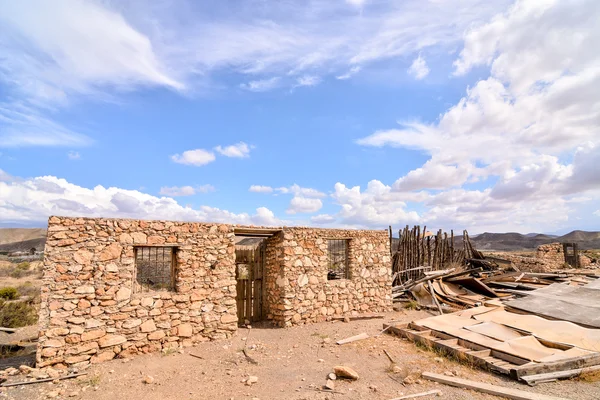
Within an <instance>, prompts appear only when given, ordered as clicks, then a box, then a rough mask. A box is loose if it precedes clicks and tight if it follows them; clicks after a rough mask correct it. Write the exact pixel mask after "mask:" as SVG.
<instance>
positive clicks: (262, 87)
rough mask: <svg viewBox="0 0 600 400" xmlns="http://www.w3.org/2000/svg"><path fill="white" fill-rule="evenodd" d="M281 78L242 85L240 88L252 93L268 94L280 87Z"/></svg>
mask: <svg viewBox="0 0 600 400" xmlns="http://www.w3.org/2000/svg"><path fill="white" fill-rule="evenodd" d="M280 81H281V78H279V77H273V78H268V79H259V80H255V81H250V82H248V83H242V84H241V85H240V88H242V89H245V90H249V91H251V92H267V91H269V90H272V89H275V88H277V87H279V85H280V83H281V82H280Z"/></svg>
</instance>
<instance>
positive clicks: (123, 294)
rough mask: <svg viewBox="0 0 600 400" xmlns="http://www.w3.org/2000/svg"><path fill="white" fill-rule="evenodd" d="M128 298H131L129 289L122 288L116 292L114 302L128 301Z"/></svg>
mask: <svg viewBox="0 0 600 400" xmlns="http://www.w3.org/2000/svg"><path fill="white" fill-rule="evenodd" d="M130 297H131V289H129V288H126V287H122V288H121V289H119V291H118V292H117V294H116V296H115V300H117V301H124V300H129V298H130Z"/></svg>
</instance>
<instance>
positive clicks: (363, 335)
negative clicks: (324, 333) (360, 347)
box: [336, 332, 369, 344]
mask: <svg viewBox="0 0 600 400" xmlns="http://www.w3.org/2000/svg"><path fill="white" fill-rule="evenodd" d="M368 338H369V335H368V334H366V333H364V332H363V333H361V334H359V335H355V336H351V337H349V338H346V339H341V340H338V341H337V342H336V343H337V344H346V343H352V342H356V341H357V340H363V339H368Z"/></svg>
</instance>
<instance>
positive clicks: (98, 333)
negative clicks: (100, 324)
mask: <svg viewBox="0 0 600 400" xmlns="http://www.w3.org/2000/svg"><path fill="white" fill-rule="evenodd" d="M104 335H106V331H105V330H104V329H96V330H93V331H87V332H83V333H82V334H81V340H82V341H83V342H85V341H88V340H95V339H99V338H101V337H103V336H104Z"/></svg>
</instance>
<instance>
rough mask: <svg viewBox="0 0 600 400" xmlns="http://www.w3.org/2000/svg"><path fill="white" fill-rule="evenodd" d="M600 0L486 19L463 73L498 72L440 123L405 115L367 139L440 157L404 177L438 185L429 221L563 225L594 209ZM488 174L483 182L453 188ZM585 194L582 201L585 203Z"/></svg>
mask: <svg viewBox="0 0 600 400" xmlns="http://www.w3.org/2000/svg"><path fill="white" fill-rule="evenodd" d="M598 18H600V8H598V7H596V3H595V2H593V1H581V2H579V3H578V6H577V7H576V8H574V7H573V6H572V4H570V3H569V2H552V1H550V2H542V3H539V2H538V3H535V2H526V1H517V2H516V3H515V5H514V6H513V7H511V8H510V9H509V10H508V11H507V12H506V13H503V14H499V15H497V16H495V17H494V18H492V19H491V20H490V21H489V22H488V23H485V24H479V25H474V27H472V28H470V29H469V31H468V32H467V33H466V36H465V45H464V49H463V50H462V51H461V53H460V56H459V58H458V59H457V60H456V62H455V68H456V70H455V72H456V74H457V75H461V74H465V73H467V72H468V71H469V70H470V69H472V68H473V67H476V66H481V65H489V66H490V76H489V77H487V78H485V79H482V80H479V81H478V82H476V83H475V84H474V85H473V86H471V87H470V88H468V89H467V93H466V95H465V97H463V98H462V99H461V100H460V101H459V102H458V103H457V104H455V105H454V106H452V107H451V108H449V109H448V110H447V111H446V112H445V113H443V114H442V115H441V116H440V117H439V119H438V120H437V121H436V122H435V123H430V124H427V123H420V122H411V121H404V122H402V123H401V127H400V129H390V130H381V131H377V132H375V133H373V134H372V135H369V136H367V137H365V138H362V139H360V140H358V143H359V144H361V145H365V146H375V147H382V146H391V147H400V148H405V149H411V150H417V151H421V152H425V153H426V154H428V155H429V156H430V159H429V160H428V161H427V162H426V163H425V164H424V165H423V166H422V167H420V168H417V169H415V170H413V171H410V172H409V173H408V174H406V175H405V176H403V177H401V178H400V179H399V180H398V181H396V183H395V184H394V190H395V191H402V192H401V193H400V192H399V193H398V194H401V195H402V196H406V195H411V196H412V195H413V194H415V192H413V191H414V190H420V189H435V190H441V192H439V193H432V192H428V196H429V198H425V199H423V200H422V201H424V203H423V206H424V207H425V211H424V212H423V213H422V214H421V219H422V221H424V222H428V223H432V222H433V223H436V224H450V223H453V224H456V225H460V226H478V227H484V226H485V227H487V228H494V227H495V228H497V229H498V230H501V229H514V230H520V231H528V230H530V229H531V230H540V229H547V230H556V229H558V228H559V227H560V226H564V225H565V224H567V223H569V221H570V219H569V218H572V219H573V218H576V217H574V216H575V215H578V214H577V213H579V212H585V211H579V210H590V211H589V212H592V211H593V210H591V209H590V208H589V207H590V205H589V204H591V203H592V200H591V199H595V198H598V197H597V196H598V193H599V192H600V177H599V175H598V173H597V169H598V167H597V160H598V158H599V157H600V124H599V123H598V121H599V119H598V115H599V114H598V110H599V109H600V68H598V66H599V65H600V63H599V60H600V59H599V57H598V55H597V53H595V52H590V49H591V48H593V44H594V43H597V42H598V41H599V40H600V28H598V26H597V24H595V21H596V20H597V19H598ZM477 181H479V182H481V183H480V187H481V189H479V190H466V189H464V188H462V189H452V188H453V187H454V188H455V187H457V186H460V185H463V184H465V183H472V182H477ZM574 204H578V206H577V208H575V207H574V206H573V205H574Z"/></svg>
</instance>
